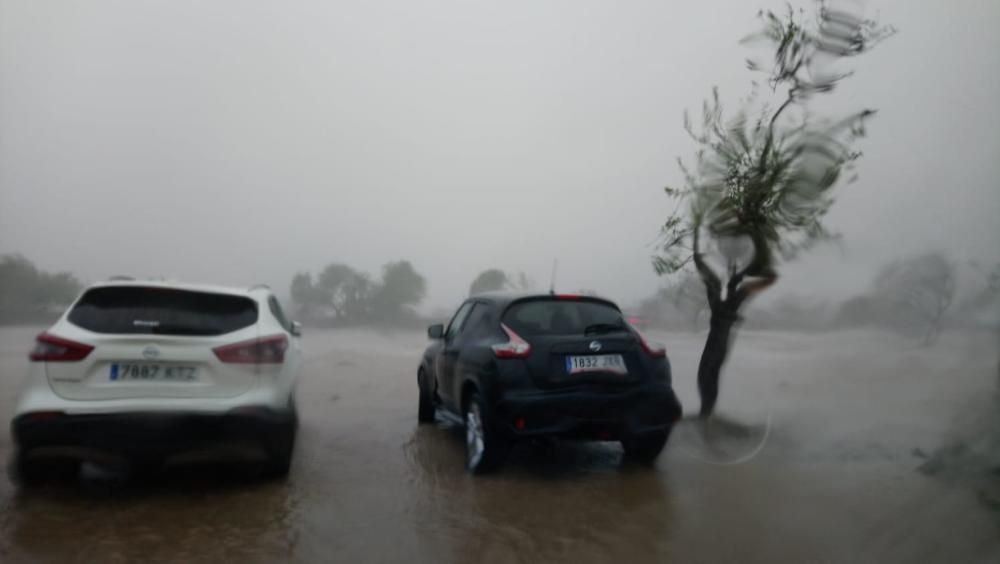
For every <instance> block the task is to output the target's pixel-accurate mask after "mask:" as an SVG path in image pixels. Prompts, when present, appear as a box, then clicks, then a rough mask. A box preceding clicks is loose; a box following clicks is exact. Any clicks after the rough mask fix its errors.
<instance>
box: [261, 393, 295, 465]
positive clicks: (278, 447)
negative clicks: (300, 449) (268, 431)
mask: <svg viewBox="0 0 1000 564" xmlns="http://www.w3.org/2000/svg"><path fill="white" fill-rule="evenodd" d="M297 431H298V416H297V413H296V411H295V408H294V404H291V406H290V410H289V413H288V418H287V420H286V421H283V422H281V423H279V424H278V426H277V429H276V430H275V433H274V435H273V437H272V438H271V440H270V442H269V444H268V445H267V447H266V448H267V456H268V459H267V461H266V462H265V464H264V474H265V475H266V476H267V477H269V478H284V477H285V476H287V475H288V472H289V470H291V468H292V454H293V453H294V451H295V435H296V434H297Z"/></svg>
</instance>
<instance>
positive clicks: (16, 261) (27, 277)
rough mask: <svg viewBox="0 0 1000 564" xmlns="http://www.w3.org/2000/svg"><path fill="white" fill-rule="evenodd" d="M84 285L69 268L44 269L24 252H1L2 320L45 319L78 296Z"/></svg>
mask: <svg viewBox="0 0 1000 564" xmlns="http://www.w3.org/2000/svg"><path fill="white" fill-rule="evenodd" d="M82 288H83V285H82V284H81V283H80V281H79V280H77V278H76V277H75V276H73V275H72V274H70V273H68V272H45V271H44V270H41V269H39V268H38V267H36V266H35V263H33V262H31V261H30V260H28V259H27V258H25V257H24V256H21V255H19V254H9V255H2V256H0V322H8V321H14V322H19V321H35V320H38V319H44V318H45V317H46V316H47V315H48V314H49V313H50V312H49V311H48V310H51V309H53V308H62V307H65V306H66V305H68V304H69V303H70V302H72V301H73V299H74V298H76V296H77V294H79V293H80V290H81V289H82Z"/></svg>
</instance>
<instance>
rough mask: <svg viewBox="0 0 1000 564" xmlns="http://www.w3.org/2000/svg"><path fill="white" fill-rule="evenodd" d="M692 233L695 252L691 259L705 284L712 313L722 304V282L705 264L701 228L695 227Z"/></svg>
mask: <svg viewBox="0 0 1000 564" xmlns="http://www.w3.org/2000/svg"><path fill="white" fill-rule="evenodd" d="M692 231H693V232H692V235H691V241H692V250H693V252H692V253H691V258H692V260H694V266H695V268H696V269H697V270H698V275H699V276H701V281H702V282H703V283H704V284H705V293H706V295H707V297H708V306H709V308H711V309H712V311H715V310H717V309H718V307H719V305H721V303H722V281H721V280H719V275H717V274H716V273H715V271H713V270H712V267H710V266H708V263H706V262H705V258H704V257H703V256H702V254H701V247H700V244H699V232H700V231H701V226H700V225H695V226H694V229H693V230H692Z"/></svg>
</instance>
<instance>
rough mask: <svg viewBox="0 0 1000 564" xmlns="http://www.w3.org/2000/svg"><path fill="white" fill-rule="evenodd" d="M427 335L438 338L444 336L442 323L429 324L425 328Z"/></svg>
mask: <svg viewBox="0 0 1000 564" xmlns="http://www.w3.org/2000/svg"><path fill="white" fill-rule="evenodd" d="M427 336H428V337H430V338H431V339H440V338H442V337H444V325H441V324H440V323H438V324H437V325H431V326H430V327H428V328H427Z"/></svg>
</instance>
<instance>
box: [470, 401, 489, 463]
mask: <svg viewBox="0 0 1000 564" xmlns="http://www.w3.org/2000/svg"><path fill="white" fill-rule="evenodd" d="M485 450H486V441H485V440H484V439H483V420H482V418H481V417H480V416H479V406H478V405H476V404H475V403H473V404H472V405H470V406H469V409H468V411H467V412H466V414H465V453H466V459H467V461H468V464H469V468H475V467H477V466H479V461H480V460H482V458H483V451H485Z"/></svg>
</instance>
